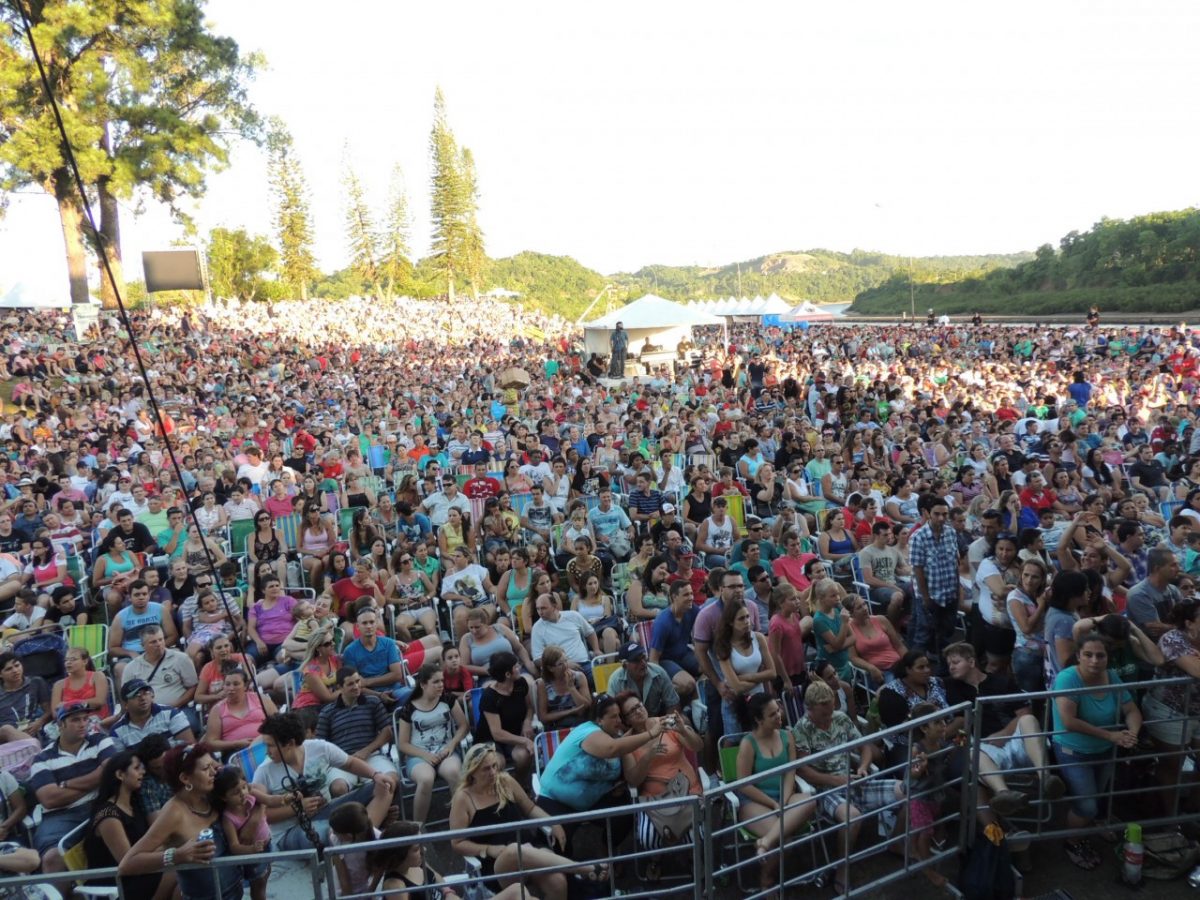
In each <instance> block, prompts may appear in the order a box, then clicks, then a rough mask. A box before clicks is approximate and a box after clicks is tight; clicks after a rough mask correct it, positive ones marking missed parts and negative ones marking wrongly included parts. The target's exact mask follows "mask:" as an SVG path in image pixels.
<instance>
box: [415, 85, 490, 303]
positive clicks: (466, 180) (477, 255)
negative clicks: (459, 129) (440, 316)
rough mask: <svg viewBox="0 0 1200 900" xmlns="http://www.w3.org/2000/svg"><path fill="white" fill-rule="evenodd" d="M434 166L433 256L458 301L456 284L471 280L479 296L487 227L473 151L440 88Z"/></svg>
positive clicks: (431, 147)
mask: <svg viewBox="0 0 1200 900" xmlns="http://www.w3.org/2000/svg"><path fill="white" fill-rule="evenodd" d="M429 155H430V162H431V167H432V175H431V181H432V184H431V185H430V224H431V226H432V242H431V243H432V246H431V248H430V257H431V258H432V260H433V269H434V272H435V274H436V275H437V277H438V279H439V280H442V281H444V282H445V283H446V293H447V294H448V295H449V297H450V299H451V300H454V296H455V286H456V285H457V284H459V283H461V282H464V281H466V282H469V283H470V284H471V285H472V290H473V292H474V293H475V294H476V295H478V282H479V280H480V278H481V277H482V274H483V264H484V261H485V260H486V256H485V252H484V246H483V232H482V231H481V230H480V228H479V224H478V222H477V220H476V212H477V210H476V200H477V195H478V190H477V187H476V184H475V164H474V161H473V160H472V159H471V155H470V151H466V150H464V151H460V150H459V148H458V142H457V141H456V140H455V139H454V132H453V131H451V130H450V123H449V122H448V120H447V118H446V100H445V98H444V97H443V96H442V89H441V88H438V89H437V92H436V93H435V94H434V98H433V130H432V132H431V133H430V135H429Z"/></svg>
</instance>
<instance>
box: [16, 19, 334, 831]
mask: <svg viewBox="0 0 1200 900" xmlns="http://www.w3.org/2000/svg"><path fill="white" fill-rule="evenodd" d="M12 6H13V7H14V8H15V9H16V10H17V14H18V15H19V16H20V17H21V23H22V24H23V25H24V27H25V37H26V39H27V40H28V41H29V50H30V52H31V53H32V54H33V60H34V62H35V63H36V64H37V69H38V75H39V76H40V78H41V82H42V90H43V91H44V92H45V94H46V99H47V100H49V102H50V108H51V110H52V111H53V113H54V121H55V123H56V124H57V125H58V133H59V135H60V136H61V137H62V152H63V156H64V157H65V159H66V162H67V165H68V166H70V169H71V175H72V177H73V178H74V180H75V188H76V190H77V191H78V192H79V201H80V203H81V204H82V207H83V214H84V217H85V218H86V219H87V224H88V227H89V228H90V229H91V236H92V239H93V242H94V244H95V247H96V254H97V256H99V258H100V264H101V266H102V268H103V269H104V273H105V274H106V275H107V276H108V281H109V283H110V284H111V285H112V290H113V296H114V297H115V298H116V301H117V310H118V312H119V313H120V316H121V324H122V325H123V326H124V328H125V333H126V335H127V336H128V337H129V343H130V345H131V346H132V348H133V356H134V359H135V361H136V362H137V367H138V373H139V374H140V375H141V378H142V383H143V384H144V385H145V386H146V397H147V399H148V400H149V402H150V409H151V411H152V412H153V414H154V422H155V424H156V425H157V427H158V431H159V433H160V434H161V435H162V437H163V444H164V445H165V446H166V448H167V455H168V456H169V457H170V460H171V467H172V468H173V469H174V470H175V478H176V480H177V481H178V483H179V486H180V488H182V487H183V483H184V482H183V470H182V467H181V466H180V465H179V458H178V457H177V456H176V455H175V447H174V443H173V441H172V435H171V434H170V433H168V432H167V429H166V425H165V424H164V422H163V416H162V411H161V410H160V408H159V405H158V398H157V397H155V395H154V386H153V385H152V384H151V383H150V375H149V373H148V372H147V371H146V364H145V362H144V361H143V359H142V352H141V350H140V349H139V347H138V342H137V333H136V332H135V330H134V327H133V322H132V321H131V320H130V318H129V312H128V311H127V310H126V308H125V299H124V297H123V296H122V293H121V286H120V285H119V284H117V279H116V276H115V275H114V274H113V270H112V265H111V263H110V262H109V260H108V251H107V249H106V248H105V246H104V240H103V238H102V237H101V235H100V230H99V229H98V228H97V227H96V219H95V216H94V215H93V214H92V205H91V203H90V201H89V200H88V196H87V191H85V190H84V187H83V178H82V176H81V175H80V173H79V164H78V162H77V161H76V159H75V152H74V150H73V149H72V148H71V141H70V139H69V138H68V136H67V128H66V125H65V124H64V123H63V117H62V111H61V110H60V109H59V106H58V101H57V100H56V99H55V97H54V91H53V90H52V89H51V87H50V79H49V78H48V77H47V75H46V68H45V66H44V65H43V64H42V55H41V53H40V52H39V51H38V47H37V42H36V41H35V40H34V38H33V24H32V23H31V21H30V17H29V14H28V13H27V12H26V10H25V6H24V4H22V3H21V2H20V0H12ZM187 506H188V512H189V513H190V514H191V517H192V524H193V525H194V526H195V528H196V533H197V534H199V535H201V536H202V538H204V529H203V528H201V527H200V520H199V519H198V518H197V516H196V510H195V508H194V507H193V506H192V504H191V503H188V504H187ZM256 530H257V528H256ZM201 544H202V546H203V548H204V559H205V562H206V563H207V564H208V570H209V572H210V573H211V575H212V580H213V587H214V590H216V592H217V595H218V596H219V597H220V599H221V605H222V606H223V607H224V608H225V614H226V616H228V618H229V620H230V622H232V621H234V617H233V610H232V608H231V606H230V604H229V599H228V597H226V594H225V588H224V586H222V585H221V579H220V575H219V574H218V572H217V564H216V560H215V559H214V558H213V555H212V551H211V550H210V549H209V546H208V540H207V539H206V538H204V539H202V541H201ZM247 615H249V613H247ZM233 643H234V646H235V647H236V649H237V650H238V651H239V652H241V653H242V655H243V658H244V656H245V642H244V641H243V640H242V637H241V635H240V634H239V633H238V630H237V629H236V628H235V629H234V631H233ZM247 679H248V680H250V681H251V682H252V683H253V685H254V691H255V693H256V694H258V698H259V703H260V704H261V703H262V701H263V700H264V699H265V698H264V694H263V691H262V688H261V686H260V685H259V684H258V679H256V678H255V679H250V678H249V674H248V673H247ZM263 709H264V710H265V709H266V706H265V704H264V705H263ZM284 770H285V772H287V777H289V778H290V779H291V780H292V782H293V783H296V781H297V779H296V778H295V777H294V776H292V774H291V770H290V768H288V766H287V764H286V763H284ZM292 807H293V809H294V810H295V812H296V818H297V819H298V821H299V824H300V827H301V828H302V829H303V830H304V833H305V834H306V835H307V836H308V837H309V840H311V841H312V842H313V845H314V847H315V848H316V850H317V852H318V854H319V853H321V851H322V850H323V847H322V846H321V842H320V840H319V839H318V838H317V835H316V832H315V830H314V829H313V827H312V820H311V819H309V817H308V815H307V814H306V813H305V812H304V807H303V804H302V803H296V802H293V804H292Z"/></svg>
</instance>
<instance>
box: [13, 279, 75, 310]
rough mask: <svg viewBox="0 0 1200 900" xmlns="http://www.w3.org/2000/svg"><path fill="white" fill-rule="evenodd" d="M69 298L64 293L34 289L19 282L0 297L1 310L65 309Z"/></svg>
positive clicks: (69, 300)
mask: <svg viewBox="0 0 1200 900" xmlns="http://www.w3.org/2000/svg"><path fill="white" fill-rule="evenodd" d="M70 305H71V298H70V297H69V296H67V295H66V294H65V293H62V292H59V291H51V290H49V289H46V288H35V287H33V286H32V285H29V284H27V283H26V282H24V281H19V282H17V283H16V284H14V285H13V286H12V288H11V289H10V290H9V291H8V292H7V293H6V294H5V295H4V296H3V297H0V308H2V309H67V308H69V307H70Z"/></svg>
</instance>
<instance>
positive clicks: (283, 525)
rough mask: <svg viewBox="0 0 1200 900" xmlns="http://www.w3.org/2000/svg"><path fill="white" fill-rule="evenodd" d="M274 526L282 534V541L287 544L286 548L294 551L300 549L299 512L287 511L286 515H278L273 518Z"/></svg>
mask: <svg viewBox="0 0 1200 900" xmlns="http://www.w3.org/2000/svg"><path fill="white" fill-rule="evenodd" d="M275 527H276V528H278V529H279V533H280V534H282V535H283V542H284V543H285V544H286V545H287V548H288V550H292V551H295V550H298V549H300V514H299V513H289V514H288V515H286V516H280V517H279V518H278V519H276V520H275Z"/></svg>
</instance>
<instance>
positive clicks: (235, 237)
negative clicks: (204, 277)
mask: <svg viewBox="0 0 1200 900" xmlns="http://www.w3.org/2000/svg"><path fill="white" fill-rule="evenodd" d="M207 255H208V280H209V285H210V286H211V288H212V292H213V295H214V296H216V297H237V298H238V299H239V300H255V299H258V300H272V299H279V298H280V297H281V296H283V295H284V293H285V292H286V290H287V289H286V287H285V286H284V285H282V284H280V282H278V281H275V280H273V279H271V278H268V277H267V276H268V275H270V274H271V273H273V272H274V271H275V266H276V264H277V263H278V262H279V252H278V251H277V250H276V249H275V248H274V247H273V246H271V242H270V241H269V240H268V239H267V238H265V237H263V236H262V235H257V234H256V235H251V234H247V233H246V231H245V229H242V228H238V229H229V228H214V229H213V230H212V231H211V232H209V236H208V249H207Z"/></svg>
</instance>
